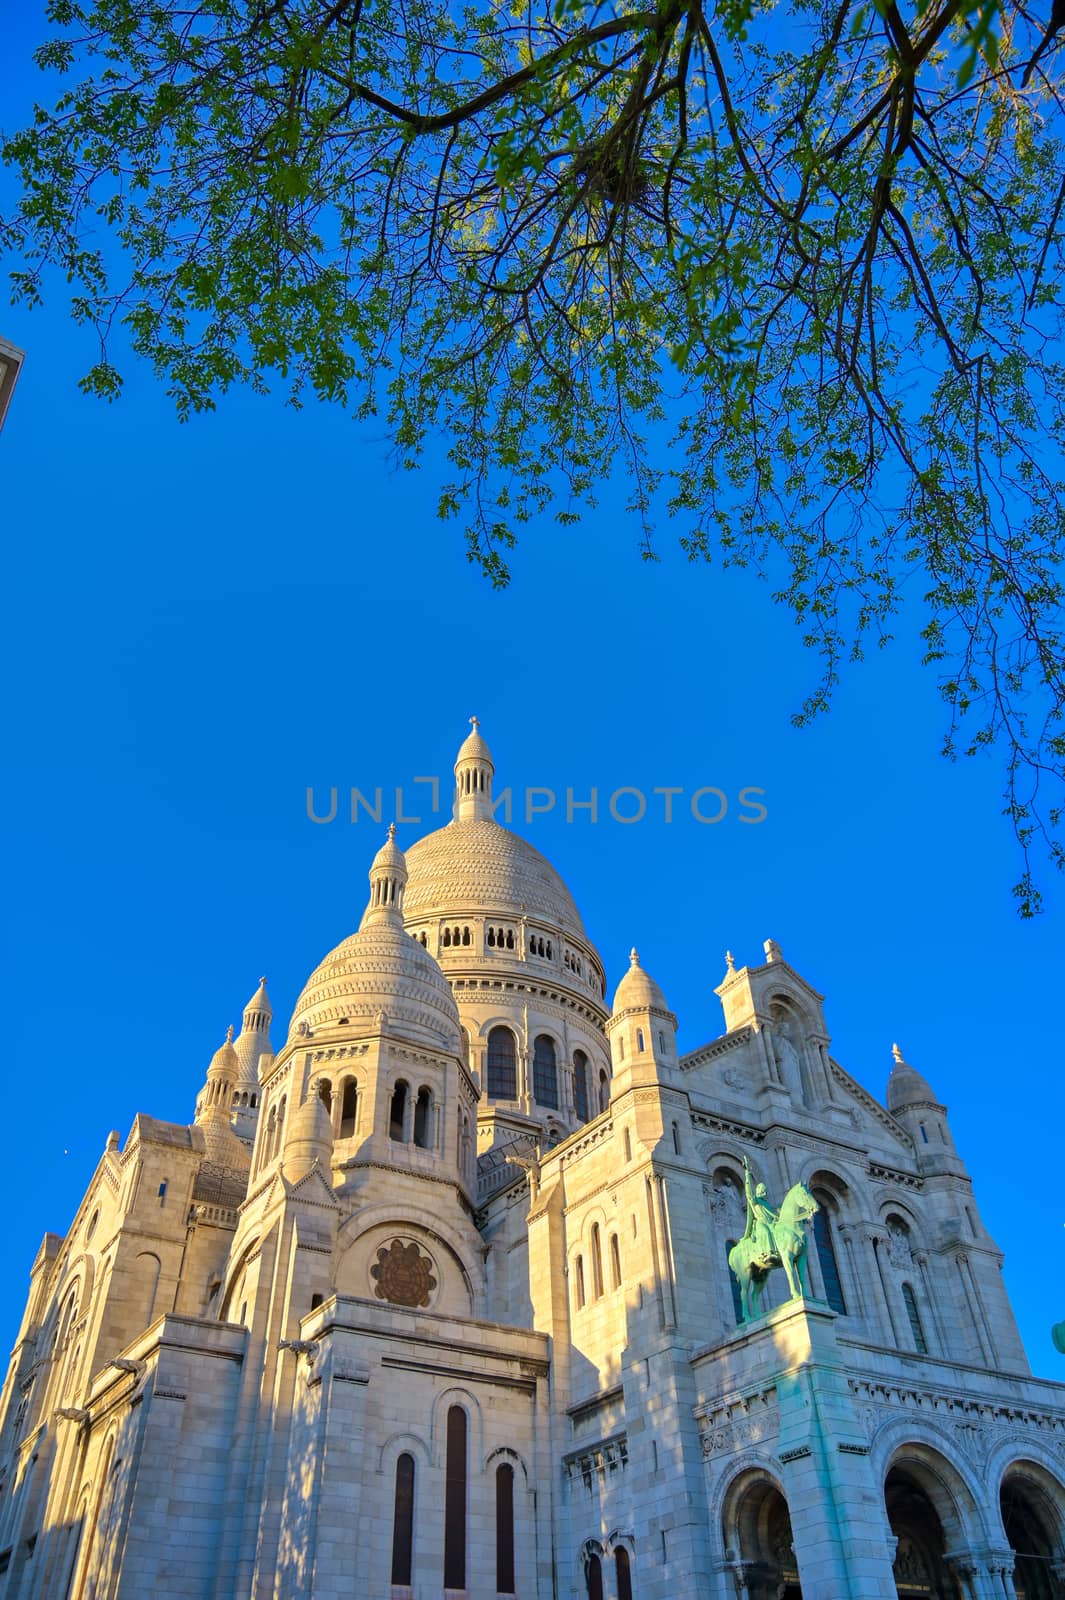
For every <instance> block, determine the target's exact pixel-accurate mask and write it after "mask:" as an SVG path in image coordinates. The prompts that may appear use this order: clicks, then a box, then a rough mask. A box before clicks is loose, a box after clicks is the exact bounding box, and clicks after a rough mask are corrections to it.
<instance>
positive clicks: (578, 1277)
mask: <svg viewBox="0 0 1065 1600" xmlns="http://www.w3.org/2000/svg"><path fill="white" fill-rule="evenodd" d="M573 1280H574V1290H573V1292H574V1294H575V1296H576V1298H577V1310H578V1311H579V1310H580V1309H581V1307H582V1306H583V1305H584V1257H583V1256H578V1257H577V1260H576V1262H575V1263H574V1271H573Z"/></svg>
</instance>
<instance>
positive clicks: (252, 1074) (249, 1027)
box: [234, 978, 274, 1089]
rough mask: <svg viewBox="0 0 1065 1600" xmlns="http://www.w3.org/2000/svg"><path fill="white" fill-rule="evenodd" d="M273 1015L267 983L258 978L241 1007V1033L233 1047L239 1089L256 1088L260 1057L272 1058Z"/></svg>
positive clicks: (263, 979)
mask: <svg viewBox="0 0 1065 1600" xmlns="http://www.w3.org/2000/svg"><path fill="white" fill-rule="evenodd" d="M273 1015H274V1008H273V1006H272V1005H271V1004H270V996H269V995H268V994H267V992H266V979H265V978H260V979H259V987H258V988H257V989H256V991H255V993H254V994H253V995H252V997H251V999H250V1000H249V1001H248V1003H247V1005H246V1006H245V1007H244V1017H243V1020H242V1022H241V1025H240V1033H239V1035H238V1036H237V1040H236V1043H235V1045H234V1049H235V1050H236V1052H237V1061H238V1062H239V1064H240V1072H239V1074H238V1081H239V1084H240V1087H241V1088H242V1089H244V1088H254V1089H257V1088H258V1086H259V1061H260V1059H261V1058H262V1057H263V1056H266V1055H272V1054H273V1048H274V1047H273V1045H272V1044H271V1043H270V1022H271V1020H272V1018H273Z"/></svg>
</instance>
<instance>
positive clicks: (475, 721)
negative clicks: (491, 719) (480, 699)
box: [470, 717, 481, 733]
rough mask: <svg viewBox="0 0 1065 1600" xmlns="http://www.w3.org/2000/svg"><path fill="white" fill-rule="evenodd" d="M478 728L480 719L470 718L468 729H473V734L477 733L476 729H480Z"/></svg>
mask: <svg viewBox="0 0 1065 1600" xmlns="http://www.w3.org/2000/svg"><path fill="white" fill-rule="evenodd" d="M480 726H481V719H480V717H471V718H470V727H471V728H472V729H473V731H474V733H476V732H477V729H478V728H479V727H480Z"/></svg>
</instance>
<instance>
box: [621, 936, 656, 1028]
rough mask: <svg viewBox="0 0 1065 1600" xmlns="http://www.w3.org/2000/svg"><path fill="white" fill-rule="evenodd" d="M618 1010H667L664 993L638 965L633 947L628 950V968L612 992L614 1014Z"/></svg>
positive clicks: (637, 955) (636, 954)
mask: <svg viewBox="0 0 1065 1600" xmlns="http://www.w3.org/2000/svg"><path fill="white" fill-rule="evenodd" d="M620 1011H666V1012H668V1011H669V1005H668V1004H667V1001H666V997H665V995H664V994H663V993H662V991H661V989H660V988H659V987H658V985H657V983H656V982H655V980H654V979H653V978H652V977H651V975H650V973H649V972H645V971H644V970H643V968H642V967H641V966H640V957H639V954H638V952H637V951H636V950H635V949H633V950H630V951H629V970H628V972H626V974H625V976H624V977H623V978H622V980H621V982H620V983H619V984H618V986H617V989H616V990H615V992H614V1015H615V1016H617V1014H618V1012H620Z"/></svg>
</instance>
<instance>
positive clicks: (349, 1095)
mask: <svg viewBox="0 0 1065 1600" xmlns="http://www.w3.org/2000/svg"><path fill="white" fill-rule="evenodd" d="M358 1109H359V1086H358V1084H357V1083H356V1082H355V1079H354V1078H347V1079H345V1082H344V1093H343V1094H342V1095H341V1097H340V1137H341V1138H342V1139H350V1138H352V1137H353V1136H354V1133H355V1118H356V1115H357V1113H358Z"/></svg>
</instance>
